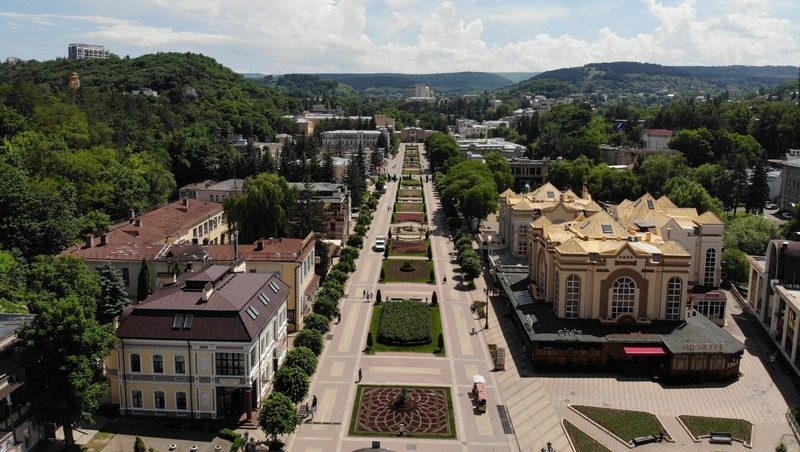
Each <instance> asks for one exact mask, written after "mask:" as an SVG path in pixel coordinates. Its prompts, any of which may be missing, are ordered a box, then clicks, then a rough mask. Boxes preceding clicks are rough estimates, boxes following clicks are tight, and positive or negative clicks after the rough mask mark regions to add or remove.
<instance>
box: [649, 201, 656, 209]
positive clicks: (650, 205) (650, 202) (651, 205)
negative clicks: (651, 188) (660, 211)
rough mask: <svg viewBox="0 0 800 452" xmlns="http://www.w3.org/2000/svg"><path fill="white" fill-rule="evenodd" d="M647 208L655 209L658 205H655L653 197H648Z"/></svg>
mask: <svg viewBox="0 0 800 452" xmlns="http://www.w3.org/2000/svg"><path fill="white" fill-rule="evenodd" d="M647 208H648V209H650V210H655V208H656V207H655V206H654V205H653V200H652V199H648V200H647Z"/></svg>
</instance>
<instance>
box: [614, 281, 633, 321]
mask: <svg viewBox="0 0 800 452" xmlns="http://www.w3.org/2000/svg"><path fill="white" fill-rule="evenodd" d="M635 295H636V283H634V282H633V280H632V279H630V278H628V277H627V276H623V277H622V278H618V279H617V280H616V281H614V285H613V286H612V287H611V317H612V318H614V317H617V316H619V315H620V314H629V313H632V312H633V308H634V306H635V304H636V302H635V301H634V297H635Z"/></svg>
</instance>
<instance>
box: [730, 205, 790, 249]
mask: <svg viewBox="0 0 800 452" xmlns="http://www.w3.org/2000/svg"><path fill="white" fill-rule="evenodd" d="M778 235H779V231H778V226H777V225H776V224H775V223H773V222H771V221H770V220H768V219H766V218H764V217H762V216H760V215H748V216H744V217H735V218H732V219H731V220H729V221H728V224H727V225H726V226H725V236H724V239H723V244H724V246H725V248H732V249H738V250H741V251H744V252H745V253H747V254H750V255H753V256H763V255H764V254H765V253H766V252H767V245H768V244H769V241H770V240H773V239H776V238H778Z"/></svg>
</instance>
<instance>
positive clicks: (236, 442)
mask: <svg viewBox="0 0 800 452" xmlns="http://www.w3.org/2000/svg"><path fill="white" fill-rule="evenodd" d="M217 435H218V436H219V437H220V438H222V439H226V440H228V441H230V442H231V448H230V450H231V452H236V451H238V450H239V449H241V447H242V443H243V439H242V435H241V434H240V433H236V432H234V431H233V430H231V429H229V428H223V429H222V430H220V431H219V433H218V434H217ZM150 450H152V449H150Z"/></svg>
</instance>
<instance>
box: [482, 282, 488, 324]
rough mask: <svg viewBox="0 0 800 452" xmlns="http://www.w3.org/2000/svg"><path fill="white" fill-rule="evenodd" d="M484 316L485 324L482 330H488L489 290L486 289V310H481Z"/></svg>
mask: <svg viewBox="0 0 800 452" xmlns="http://www.w3.org/2000/svg"><path fill="white" fill-rule="evenodd" d="M483 311H484V314H485V315H486V324H485V325H483V329H484V330H488V329H489V288H488V287H487V288H486V309H484V310H483Z"/></svg>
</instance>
